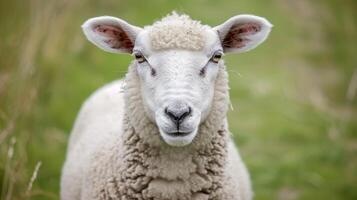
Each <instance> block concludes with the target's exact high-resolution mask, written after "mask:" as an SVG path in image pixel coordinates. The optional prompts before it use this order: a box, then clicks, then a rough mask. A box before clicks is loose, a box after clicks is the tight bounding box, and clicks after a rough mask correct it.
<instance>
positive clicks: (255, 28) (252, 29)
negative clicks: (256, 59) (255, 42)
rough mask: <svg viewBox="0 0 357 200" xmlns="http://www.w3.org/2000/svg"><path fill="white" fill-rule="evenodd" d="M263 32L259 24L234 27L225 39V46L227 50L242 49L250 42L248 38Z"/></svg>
mask: <svg viewBox="0 0 357 200" xmlns="http://www.w3.org/2000/svg"><path fill="white" fill-rule="evenodd" d="M260 30H261V26H260V25H259V24H257V23H246V24H236V25H233V26H232V27H231V28H230V30H229V31H228V33H227V34H226V36H225V38H224V39H223V42H222V43H223V46H224V47H225V48H242V47H245V46H246V44H247V43H248V42H249V41H250V40H249V38H248V37H247V36H249V35H254V34H256V33H258V32H259V31H260Z"/></svg>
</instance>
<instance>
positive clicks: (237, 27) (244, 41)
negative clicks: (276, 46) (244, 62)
mask: <svg viewBox="0 0 357 200" xmlns="http://www.w3.org/2000/svg"><path fill="white" fill-rule="evenodd" d="M272 26H273V25H272V24H271V23H270V22H269V21H268V20H266V19H265V18H262V17H258V16H254V15H237V16H234V17H232V18H230V19H228V20H227V21H226V22H224V23H223V24H221V25H218V26H216V27H214V30H216V31H217V32H218V35H219V38H220V39H221V43H222V47H223V49H224V52H234V53H241V52H246V51H249V50H251V49H254V48H255V47H257V46H258V45H259V44H261V43H262V42H264V40H265V39H266V38H267V37H268V35H269V32H270V30H271V28H272Z"/></svg>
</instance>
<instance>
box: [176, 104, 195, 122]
mask: <svg viewBox="0 0 357 200" xmlns="http://www.w3.org/2000/svg"><path fill="white" fill-rule="evenodd" d="M191 112H192V110H191V107H188V109H187V110H186V111H185V112H184V113H182V114H181V116H180V117H179V119H178V120H183V119H185V117H187V116H188V115H190V114H191Z"/></svg>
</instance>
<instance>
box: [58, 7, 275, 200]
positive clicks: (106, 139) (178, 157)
mask: <svg viewBox="0 0 357 200" xmlns="http://www.w3.org/2000/svg"><path fill="white" fill-rule="evenodd" d="M271 27H272V25H271V24H270V23H269V22H268V21H267V20H266V19H264V18H261V17H257V16H253V15H238V16H235V17H232V18H230V19H228V20H227V21H226V22H224V23H223V24H221V25H218V26H216V27H213V28H212V27H210V26H208V25H202V24H201V22H199V21H195V20H193V19H191V18H190V17H189V16H187V15H185V14H177V13H175V12H173V13H172V14H169V15H168V16H166V17H164V18H163V19H161V20H160V21H157V22H155V23H154V24H153V25H150V26H146V27H144V28H140V27H137V26H133V25H130V24H129V23H127V22H126V21H124V20H121V19H118V18H115V17H109V16H103V17H95V18H92V19H89V20H87V21H86V22H85V23H84V24H83V25H82V28H83V31H84V34H85V35H86V37H87V39H88V40H89V41H90V42H92V43H93V44H95V45H96V46H98V47H99V48H101V49H103V50H105V51H108V52H112V53H130V54H132V55H133V56H134V57H135V60H134V61H133V62H132V63H131V64H130V66H129V69H128V72H127V74H126V76H125V78H124V80H117V81H114V82H112V83H110V84H108V85H106V86H104V87H102V88H101V89H99V90H97V91H96V92H95V93H94V94H93V95H91V97H90V98H89V99H88V100H86V102H85V103H84V104H83V106H82V108H81V110H80V113H79V115H78V117H77V119H76V121H75V124H74V127H73V130H72V133H71V136H70V139H69V145H68V149H67V158H66V161H65V164H64V166H63V170H62V177H61V194H60V195H61V199H62V200H79V199H81V200H92V199H93V200H94V199H101V200H102V199H103V200H104V199H120V200H129V199H138V200H249V199H252V196H253V192H252V189H251V183H250V178H249V173H248V171H247V169H246V167H245V165H244V163H243V161H242V160H241V158H240V156H239V153H238V151H237V149H236V147H235V146H234V143H233V140H232V139H231V138H230V134H229V130H228V123H227V117H226V113H227V110H228V105H229V92H228V75H227V72H226V69H225V64H224V62H223V59H222V56H223V53H228V52H235V53H241V52H245V51H248V50H251V49H253V48H255V47H256V46H258V45H259V44H260V43H262V42H263V41H264V40H265V39H266V38H267V36H268V35H269V32H270V30H271Z"/></svg>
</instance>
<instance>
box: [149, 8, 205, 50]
mask: <svg viewBox="0 0 357 200" xmlns="http://www.w3.org/2000/svg"><path fill="white" fill-rule="evenodd" d="M145 29H146V30H148V31H149V36H150V40H151V47H152V48H153V49H154V50H163V49H170V48H179V49H189V50H201V49H203V47H204V44H205V37H204V34H202V33H204V31H205V30H207V29H210V27H209V26H207V25H202V24H201V22H199V21H196V20H192V19H191V18H190V17H189V16H188V15H179V14H177V13H176V12H173V13H172V14H171V15H168V16H166V17H164V18H163V19H161V20H160V21H157V22H155V23H154V24H153V25H151V26H147V27H145Z"/></svg>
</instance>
